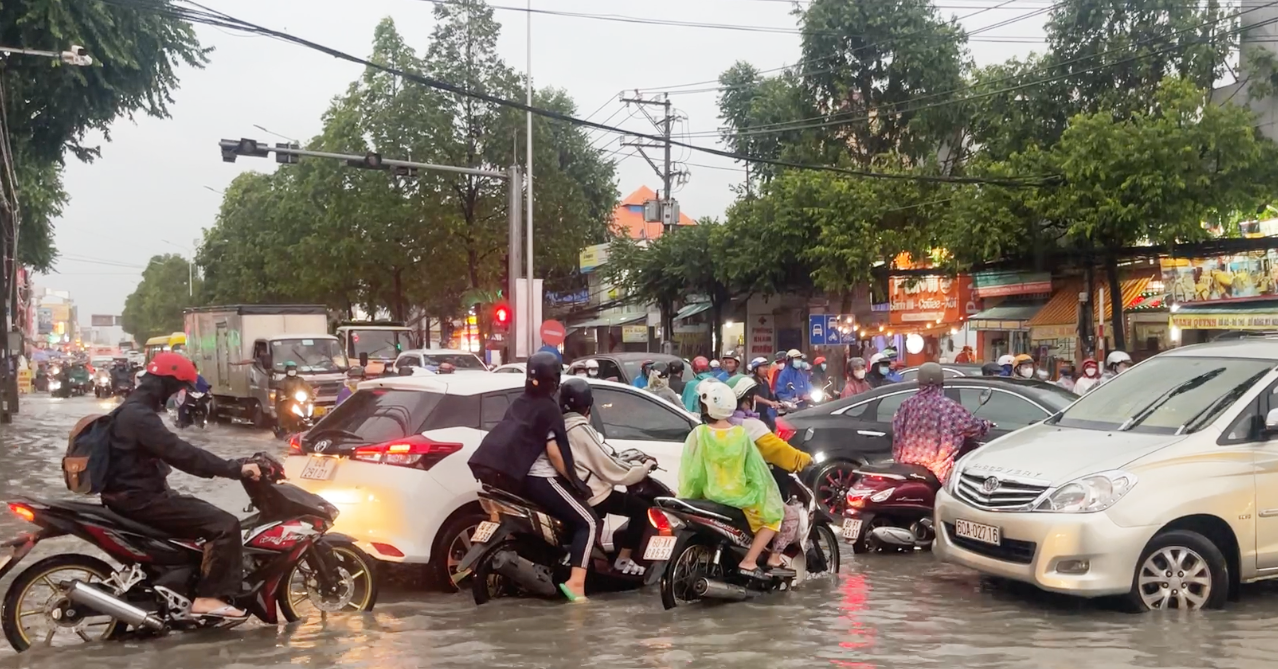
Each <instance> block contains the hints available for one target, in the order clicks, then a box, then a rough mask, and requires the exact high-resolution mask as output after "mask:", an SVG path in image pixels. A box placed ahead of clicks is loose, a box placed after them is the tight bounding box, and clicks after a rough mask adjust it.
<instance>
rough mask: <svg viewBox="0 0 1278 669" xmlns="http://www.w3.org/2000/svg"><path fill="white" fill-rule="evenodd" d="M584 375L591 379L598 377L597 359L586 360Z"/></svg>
mask: <svg viewBox="0 0 1278 669" xmlns="http://www.w3.org/2000/svg"><path fill="white" fill-rule="evenodd" d="M586 376H588V377H590V378H592V379H597V378H599V361H598V360H587V361H586Z"/></svg>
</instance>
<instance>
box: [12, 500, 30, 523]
mask: <svg viewBox="0 0 1278 669" xmlns="http://www.w3.org/2000/svg"><path fill="white" fill-rule="evenodd" d="M9 511H10V513H12V514H13V515H15V516H17V517H19V518H21V519H23V520H25V521H27V522H28V523H34V522H35V511H32V510H31V507H29V506H27V505H26V504H18V503H17V502H11V503H10V504H9Z"/></svg>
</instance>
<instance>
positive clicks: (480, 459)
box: [467, 351, 599, 602]
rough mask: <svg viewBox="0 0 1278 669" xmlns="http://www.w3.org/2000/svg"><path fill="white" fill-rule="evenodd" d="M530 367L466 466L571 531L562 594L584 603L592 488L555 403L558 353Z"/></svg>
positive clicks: (537, 357)
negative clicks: (581, 471) (569, 568)
mask: <svg viewBox="0 0 1278 669" xmlns="http://www.w3.org/2000/svg"><path fill="white" fill-rule="evenodd" d="M527 368H528V372H527V377H526V380H525V382H524V392H523V393H522V394H520V395H519V396H518V397H516V398H515V400H514V401H513V402H511V403H510V408H508V409H506V415H505V416H504V417H502V419H501V421H499V422H498V423H497V425H495V426H494V427H493V429H491V430H489V431H488V434H487V435H485V436H484V439H483V441H481V442H480V444H479V448H477V449H476V450H475V453H474V455H472V456H470V460H468V461H467V464H468V465H469V466H470V470H471V471H472V472H473V473H474V474H475V478H477V479H479V480H480V481H483V482H484V483H486V484H488V485H491V486H493V487H495V488H499V489H502V490H506V491H508V492H511V493H514V494H517V495H522V496H524V497H527V498H528V499H530V500H532V501H534V502H536V503H537V504H539V505H541V506H542V507H544V508H545V509H546V510H548V511H550V512H551V513H552V514H554V516H555V518H557V519H559V520H560V521H562V522H563V523H564V524H566V525H567V526H568V527H569V528H570V530H571V534H572V548H571V551H570V553H571V556H570V559H571V566H572V572H571V576H569V578H568V580H567V581H566V582H564V583H561V584H560V585H559V590H560V592H562V593H564V596H565V597H567V598H568V600H569V601H574V602H575V601H581V600H584V599H585V593H586V569H587V567H588V566H589V564H590V562H589V560H590V554H591V551H592V549H593V548H594V542H595V537H596V536H597V533H598V528H599V518H598V517H597V516H596V515H595V514H594V512H593V511H591V510H590V506H589V504H587V503H586V500H587V499H589V498H590V497H591V490H590V487H589V486H587V485H586V484H585V483H584V482H583V481H582V480H581V479H580V478H578V477H577V465H576V461H575V460H574V459H573V452H572V448H571V445H570V444H569V442H568V431H567V427H566V426H565V424H564V415H563V412H562V411H561V410H560V408H559V403H558V402H556V401H555V392H556V391H558V390H559V381H560V375H561V374H563V366H562V365H561V364H560V363H559V359H558V358H557V357H556V356H555V355H554V354H552V353H549V352H546V351H538V352H536V353H534V354H533V355H532V356H531V357H529V358H528V363H527Z"/></svg>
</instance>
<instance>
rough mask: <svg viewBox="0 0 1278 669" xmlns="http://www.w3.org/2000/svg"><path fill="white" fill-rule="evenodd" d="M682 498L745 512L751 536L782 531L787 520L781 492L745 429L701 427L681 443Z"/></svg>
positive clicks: (680, 481) (680, 476) (680, 490)
mask: <svg viewBox="0 0 1278 669" xmlns="http://www.w3.org/2000/svg"><path fill="white" fill-rule="evenodd" d="M679 496H680V497H684V498H688V499H708V500H710V501H712V502H718V503H719V504H725V505H727V506H733V507H736V508H738V509H741V511H742V512H744V513H745V517H746V520H748V521H749V522H750V530H751V531H752V532H758V531H759V529H760V528H764V527H766V528H769V529H772V530H779V529H780V528H781V520H782V519H783V518H784V517H785V506H784V503H783V502H782V500H781V490H780V489H779V488H777V482H776V480H775V479H773V478H772V474H771V472H769V471H768V464H767V463H766V462H764V460H763V456H762V455H760V454H759V449H758V448H756V447H755V445H754V442H753V441H752V440H751V439H750V436H749V435H748V434H747V433H746V430H745V428H742V427H739V426H733V427H732V428H730V429H727V430H717V429H714V428H712V427H710V426H708V425H699V426H697V428H696V429H694V430H693V431H692V433H691V434H689V435H688V439H687V441H685V442H684V443H683V458H682V460H680V462H679Z"/></svg>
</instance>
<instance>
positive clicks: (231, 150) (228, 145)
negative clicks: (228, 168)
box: [218, 138, 271, 163]
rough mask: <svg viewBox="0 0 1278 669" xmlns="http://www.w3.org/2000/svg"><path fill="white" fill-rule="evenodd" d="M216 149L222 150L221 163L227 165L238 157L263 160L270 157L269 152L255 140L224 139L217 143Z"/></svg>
mask: <svg viewBox="0 0 1278 669" xmlns="http://www.w3.org/2000/svg"><path fill="white" fill-rule="evenodd" d="M218 147H219V148H221V149H222V161H223V162H227V163H233V162H235V159H236V158H238V157H239V156H246V157H252V158H265V157H267V156H269V155H271V150H270V149H269V148H267V147H266V146H264V145H259V144H258V143H257V140H255V139H248V138H243V139H239V140H234V139H224V140H222V141H220V142H218Z"/></svg>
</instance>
